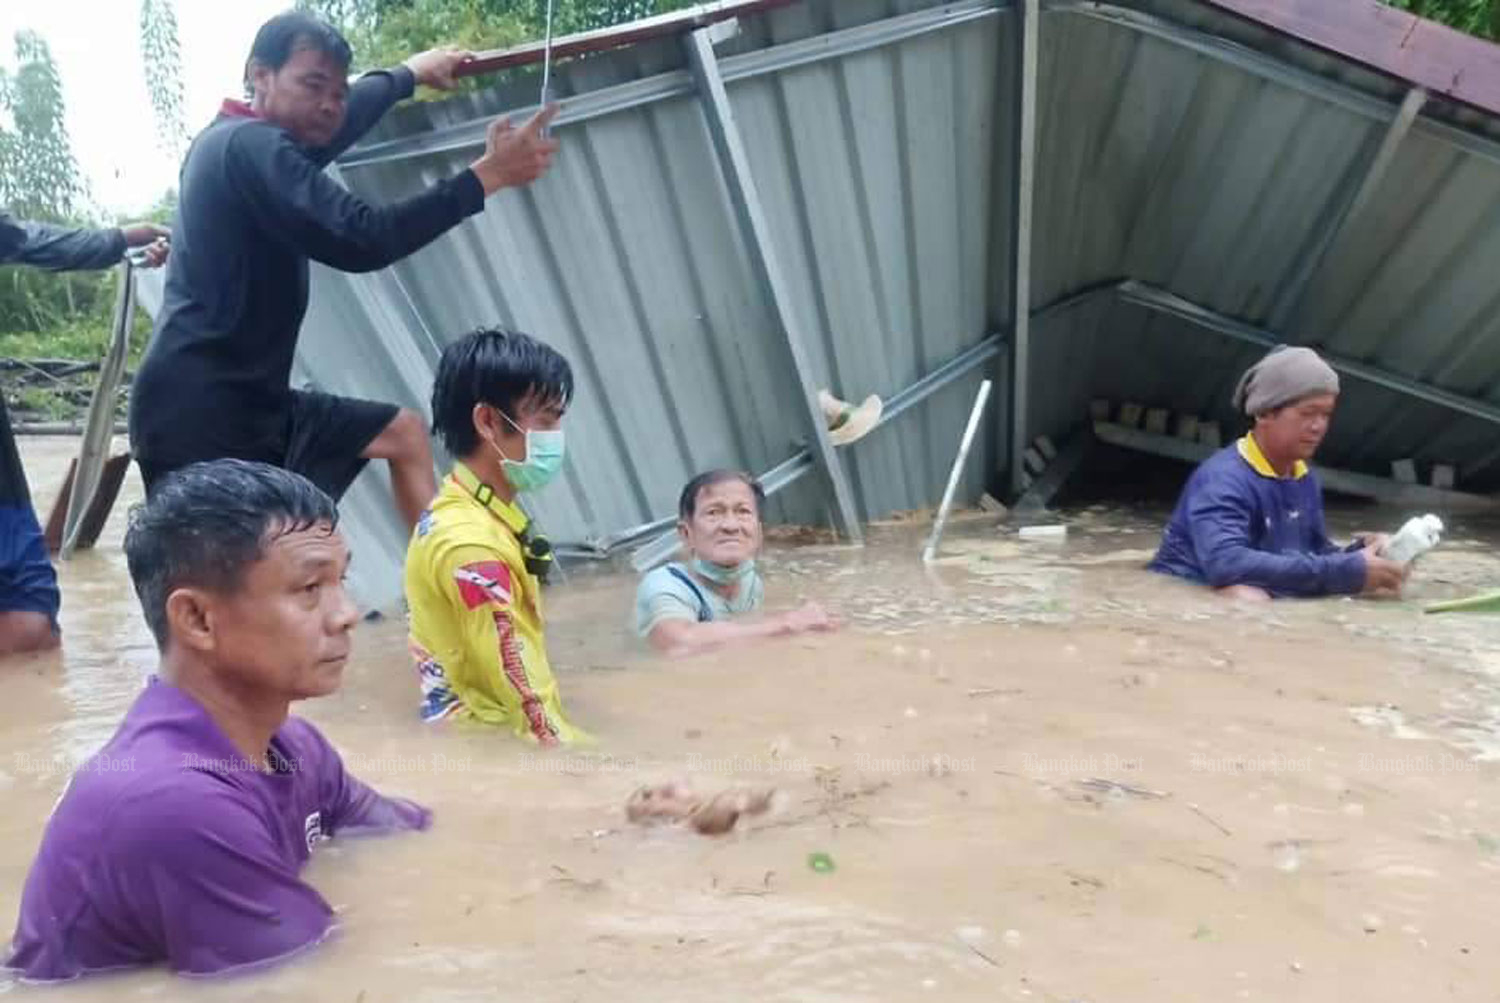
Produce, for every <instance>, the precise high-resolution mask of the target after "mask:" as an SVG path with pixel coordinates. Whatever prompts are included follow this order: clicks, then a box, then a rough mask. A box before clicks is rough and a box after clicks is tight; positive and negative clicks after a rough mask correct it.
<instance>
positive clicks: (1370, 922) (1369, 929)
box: [1362, 912, 1382, 933]
mask: <svg viewBox="0 0 1500 1003" xmlns="http://www.w3.org/2000/svg"><path fill="white" fill-rule="evenodd" d="M1362 922H1363V924H1364V928H1365V933H1374V932H1375V931H1377V930H1379V929H1380V927H1381V925H1382V924H1381V919H1380V917H1379V916H1377V915H1375V914H1374V913H1372V912H1367V913H1365V915H1364V917H1363V919H1362Z"/></svg>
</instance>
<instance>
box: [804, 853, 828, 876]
mask: <svg viewBox="0 0 1500 1003" xmlns="http://www.w3.org/2000/svg"><path fill="white" fill-rule="evenodd" d="M807 866H808V867H811V868H812V869H813V870H815V871H817V872H818V873H819V874H829V873H831V872H832V871H833V870H835V868H834V866H833V858H832V857H830V856H829V855H828V854H826V853H821V852H819V853H809V854H808V855H807Z"/></svg>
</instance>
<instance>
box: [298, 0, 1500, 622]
mask: <svg viewBox="0 0 1500 1003" xmlns="http://www.w3.org/2000/svg"><path fill="white" fill-rule="evenodd" d="M731 14H733V15H737V21H736V22H735V24H736V25H737V29H738V31H737V34H732V36H731V33H730V32H729V31H727V30H726V29H725V28H724V26H723V25H719V26H717V27H708V26H705V25H707V23H708V21H710V20H713V19H715V18H720V17H723V16H727V15H731ZM1444 32H1445V29H1437V28H1435V26H1430V25H1427V24H1426V23H1425V22H1416V21H1415V19H1413V18H1411V17H1410V15H1406V14H1402V13H1400V12H1397V11H1393V10H1391V9H1389V8H1384V7H1380V6H1379V5H1377V4H1376V3H1375V2H1374V0H1118V2H1115V3H1094V2H1082V0H1011V2H993V0H957V2H952V3H932V2H924V0H804V2H800V3H794V4H789V5H788V4H777V3H764V2H761V3H741V4H715V5H709V7H708V8H704V9H700V10H699V11H698V12H696V13H693V14H689V15H686V16H677V17H675V18H667V19H663V26H659V30H658V27H653V29H652V30H651V31H645V32H643V31H639V30H635V31H634V32H633V33H632V34H630V35H629V36H628V37H627V36H625V35H620V36H618V37H617V38H616V40H617V41H622V42H625V43H627V44H625V45H624V46H623V47H620V48H615V49H614V50H613V51H607V52H602V53H595V54H591V55H589V56H588V57H587V58H578V59H575V60H573V61H571V62H568V63H564V64H563V65H561V66H559V67H557V68H556V69H555V71H554V75H553V79H554V87H555V92H554V93H555V94H556V95H557V96H560V97H562V98H563V110H562V114H561V115H560V116H559V118H558V119H557V120H556V123H555V131H556V134H557V135H558V137H559V139H560V140H561V142H562V153H561V155H560V157H559V159H558V160H557V161H556V164H555V166H554V168H553V170H552V172H551V173H550V174H549V175H548V176H547V177H545V178H544V179H542V180H541V181H539V182H538V183H537V184H535V185H533V186H531V187H530V188H528V189H526V190H523V191H507V192H505V193H503V194H502V195H500V196H498V197H497V198H495V199H492V200H491V202H490V205H489V208H488V209H487V211H486V212H485V213H484V214H482V215H481V216H478V217H475V218H473V219H472V220H471V221H469V222H468V223H466V224H464V225H463V226H461V227H460V228H458V229H457V230H455V231H453V232H452V233H450V234H449V235H447V236H445V237H443V238H441V239H440V240H439V241H437V242H436V243H434V244H433V245H432V246H430V247H429V248H427V249H425V250H423V251H422V252H420V253H418V254H416V255H414V256H412V257H411V258H410V259H408V260H406V261H404V262H401V263H400V264H398V265H396V266H394V267H393V268H390V269H387V270H385V271H383V272H380V273H377V274H373V275H343V274H338V273H335V272H332V271H330V270H327V269H323V268H319V267H315V269H314V280H313V292H312V308H311V311H310V313H309V316H308V320H307V323H306V325H305V328H304V333H303V337H302V342H301V349H300V352H299V356H298V364H297V378H298V379H306V380H311V381H313V382H315V383H316V384H317V385H318V386H319V387H321V388H322V389H325V390H330V391H334V392H339V393H346V394H354V395H359V396H365V397H375V398H383V399H389V400H393V401H398V402H400V403H403V404H405V405H407V406H410V407H413V408H416V409H418V410H420V411H424V412H425V411H426V408H427V398H428V394H429V390H430V386H431V378H432V373H433V368H434V365H435V363H436V360H437V357H438V354H439V352H440V350H441V347H442V346H443V345H444V344H445V343H447V342H449V341H451V340H453V339H455V338H457V337H459V336H460V335H462V334H463V333H465V332H467V331H469V330H471V329H473V328H474V327H476V326H480V325H492V324H504V325H510V326H515V327H518V328H520V329H523V330H526V331H529V332H531V333H533V334H536V335H538V336H539V337H542V338H544V339H546V340H548V341H550V342H552V343H553V344H555V345H556V346H558V347H559V348H560V349H561V350H562V351H563V352H564V353H566V354H567V355H568V357H569V358H570V359H571V360H572V361H573V364H574V367H575V371H576V373H577V376H578V393H577V398H576V403H575V405H574V408H573V410H572V413H571V414H570V416H569V419H568V425H567V428H568V435H569V455H570V460H569V464H568V468H567V473H566V476H565V477H564V478H562V479H561V480H560V482H559V483H558V484H556V485H555V486H553V487H551V488H549V489H548V490H546V491H545V492H543V493H542V494H541V495H539V496H538V497H536V498H535V499H533V500H532V502H531V507H532V509H533V511H534V513H535V514H536V516H537V517H538V519H539V520H540V522H541V524H542V526H543V529H544V530H545V531H546V532H547V533H549V534H550V535H551V536H552V537H553V538H554V539H557V540H564V541H569V542H570V544H571V547H572V548H573V549H574V550H580V549H581V550H591V551H593V552H596V553H603V552H606V551H611V550H614V549H618V548H620V547H621V546H624V545H626V544H630V543H634V542H638V541H641V540H645V539H648V538H649V536H650V535H651V532H652V531H653V530H658V531H659V529H660V528H661V526H662V525H663V524H664V517H669V516H670V514H671V513H672V511H673V507H674V505H675V499H676V495H677V492H678V490H679V489H680V487H681V485H682V484H683V483H684V482H685V481H686V480H687V479H688V477H690V476H691V475H692V474H693V473H695V472H698V471H699V470H702V469H704V468H707V467H711V466H720V465H728V466H736V467H744V468H748V469H751V470H754V471H757V472H766V471H770V477H769V480H770V482H771V486H772V487H775V488H781V487H785V488H786V490H784V491H781V492H780V493H779V494H778V495H777V496H776V506H775V509H774V511H773V513H772V514H773V516H774V517H776V518H780V519H788V520H797V521H805V522H821V521H825V520H828V521H832V522H833V524H835V525H837V526H841V527H843V528H845V529H846V531H848V532H850V533H851V534H857V532H858V528H857V521H858V520H860V519H869V518H875V517H879V516H883V515H886V514H888V513H891V512H893V511H896V510H900V509H909V508H918V507H922V506H926V505H930V504H933V503H934V502H935V501H936V499H937V497H938V496H939V494H940V493H941V491H942V488H943V483H944V480H945V477H946V469H947V465H948V463H949V462H950V460H951V458H952V455H953V451H954V449H955V447H956V444H957V439H958V436H959V433H960V431H961V430H962V428H963V425H964V421H965V418H966V415H967V412H968V408H969V404H970V402H971V400H972V398H973V394H974V391H975V389H976V387H977V384H978V383H979V381H980V380H981V379H983V378H986V377H989V378H994V379H996V380H997V389H998V390H999V393H997V395H996V398H995V400H996V404H995V405H993V406H992V410H991V413H990V419H991V420H990V421H988V422H987V423H986V427H985V429H984V434H983V437H982V440H981V442H980V444H979V446H978V448H976V450H975V453H974V455H973V456H972V457H971V462H970V469H969V471H968V472H967V474H966V475H965V478H964V481H963V483H962V485H961V488H962V491H961V497H964V498H967V499H970V500H972V499H973V498H974V497H976V496H977V494H978V493H979V492H980V491H981V490H982V489H983V487H984V486H985V484H986V483H987V482H988V481H989V480H990V479H991V478H992V476H993V474H994V472H995V471H997V470H1000V469H1003V468H1007V467H1008V466H1009V463H1008V457H1009V455H1010V454H1011V452H1012V449H1013V446H1014V444H1016V443H1020V444H1024V443H1026V442H1028V441H1030V438H1031V437H1032V436H1034V435H1037V434H1040V433H1048V434H1050V435H1052V436H1054V437H1061V436H1062V435H1063V434H1065V433H1066V432H1067V431H1068V430H1069V429H1071V428H1073V427H1075V426H1077V425H1079V424H1080V423H1081V422H1082V421H1083V420H1084V419H1085V418H1086V416H1087V410H1088V401H1089V400H1090V399H1091V398H1092V397H1096V396H1109V397H1113V398H1115V399H1117V400H1137V401H1140V402H1142V403H1145V404H1147V405H1150V406H1161V407H1169V408H1173V409H1177V410H1180V411H1186V412H1190V413H1193V414H1199V415H1203V416H1204V417H1205V418H1207V417H1218V418H1219V419H1220V420H1222V421H1226V422H1229V421H1232V420H1233V416H1232V415H1230V414H1228V413H1227V409H1228V405H1227V399H1228V395H1229V390H1230V388H1231V386H1232V384H1233V381H1234V379H1235V378H1236V376H1237V375H1238V373H1239V372H1240V371H1241V370H1242V369H1243V367H1244V366H1245V365H1247V364H1248V363H1249V362H1250V361H1251V360H1252V359H1253V358H1255V357H1256V356H1258V355H1259V354H1260V353H1261V352H1263V351H1264V347H1263V344H1264V343H1265V342H1274V341H1275V340H1278V339H1280V340H1287V341H1293V342H1304V343H1311V344H1315V345H1318V346H1321V347H1323V348H1325V349H1326V350H1327V351H1328V352H1330V353H1332V354H1334V355H1336V356H1338V357H1340V359H1341V364H1343V363H1347V365H1345V366H1344V368H1345V372H1346V373H1347V374H1349V377H1348V378H1347V380H1346V385H1345V394H1344V401H1343V403H1342V405H1341V408H1340V413H1339V415H1338V417H1337V419H1336V422H1335V428H1334V431H1333V434H1332V435H1331V437H1330V440H1329V442H1328V445H1327V447H1326V453H1325V456H1324V458H1325V459H1327V460H1328V461H1329V462H1330V463H1333V464H1337V465H1341V466H1350V467H1355V468H1364V469H1369V470H1377V471H1378V470H1379V469H1381V468H1382V467H1383V465H1384V464H1386V463H1388V462H1389V460H1391V459H1393V458H1396V457H1404V456H1414V457H1417V458H1420V459H1433V460H1444V461H1452V462H1456V463H1458V464H1460V465H1461V471H1462V473H1461V485H1460V486H1463V487H1467V488H1469V489H1471V490H1473V489H1476V488H1479V489H1488V488H1492V487H1493V486H1494V484H1495V482H1496V479H1497V478H1500V438H1497V437H1496V435H1495V432H1494V426H1495V423H1496V421H1497V420H1500V406H1497V401H1500V398H1497V393H1500V317H1497V316H1496V310H1495V307H1496V305H1497V297H1500V287H1497V285H1496V283H1495V282H1494V280H1493V278H1492V274H1491V273H1492V271H1493V269H1492V265H1491V263H1492V262H1493V261H1494V260H1496V252H1497V251H1500V246H1497V245H1500V225H1497V224H1500V168H1497V163H1500V142H1497V137H1500V119H1497V117H1496V115H1497V113H1500V72H1497V71H1496V67H1497V66H1500V61H1497V59H1496V52H1497V50H1496V48H1495V47H1493V46H1489V45H1487V44H1486V43H1482V42H1479V41H1477V40H1473V39H1468V38H1465V37H1463V36H1459V35H1457V34H1456V33H1451V32H1450V33H1446V34H1445V33H1444ZM596 41H597V39H596ZM602 44H603V45H606V46H607V45H608V44H613V43H612V42H609V41H608V40H606V41H605V42H604V43H602ZM591 47H593V48H597V47H600V45H594V46H591ZM531 58H534V53H533V54H531V55H525V54H523V56H521V57H516V58H515V59H512V60H511V61H512V62H516V61H521V62H524V61H526V60H527V59H531ZM1032 66H1035V73H1034V74H1032V73H1031V72H1029V70H1030V67H1032ZM523 73H524V71H523ZM535 100H536V87H535V82H534V81H533V80H532V79H530V78H529V77H526V76H523V75H518V76H517V78H516V79H512V80H509V81H503V82H500V83H497V84H495V85H494V86H492V87H490V88H489V89H487V90H484V91H481V92H479V93H475V94H471V95H466V96H463V97H460V98H456V99H453V100H450V101H446V102H443V103H441V104H417V105H408V106H405V107H403V108H400V109H397V110H396V111H395V112H393V113H392V114H391V115H389V116H387V119H386V121H385V122H384V123H383V124H382V126H381V127H380V129H379V131H378V132H377V133H376V134H373V135H372V136H370V137H369V138H368V140H367V141H366V142H365V143H364V144H362V145H361V146H360V147H357V148H355V149H354V150H352V151H350V152H349V153H348V154H347V155H346V156H345V157H344V158H342V160H341V162H340V164H339V165H338V167H337V168H336V171H337V172H338V173H339V175H340V176H341V178H342V180H343V181H344V183H345V184H347V185H348V186H349V187H350V188H351V189H353V190H354V191H356V192H358V193H360V194H361V195H365V196H368V197H370V198H372V199H375V200H377V201H387V200H392V199H397V198H401V197H403V196H406V195H410V194H412V193H414V192H415V191H417V190H418V189H419V188H420V187H421V186H422V185H424V184H425V183H427V182H429V181H431V180H433V179H435V178H438V177H441V176H444V175H446V174H448V173H451V172H453V171H455V170H457V169H460V168H461V167H463V166H464V165H466V164H467V163H468V162H469V161H470V160H472V159H473V157H474V155H475V153H476V151H477V150H478V148H479V146H480V145H481V144H482V142H483V131H484V126H485V123H486V122H487V121H488V120H489V119H490V118H491V117H492V116H493V115H494V114H495V113H496V112H499V111H506V110H514V111H516V112H517V113H518V114H525V113H526V111H527V110H528V109H529V108H530V107H531V106H532V105H534V103H535ZM1018 206H1020V207H1021V208H1022V211H1021V212H1019V213H1018V212H1017V207H1018ZM1018 249H1019V250H1020V252H1022V253H1017V251H1018ZM1017 275H1020V276H1022V283H1021V284H1020V285H1018V284H1017V282H1016V276H1017ZM1018 294H1019V295H1018ZM1017 302H1019V304H1020V307H1019V311H1020V313H1021V315H1022V316H1024V318H1025V320H1026V322H1025V323H1023V324H1021V325H1015V324H1013V323H1012V320H1011V318H1012V316H1014V315H1016V313H1017V310H1018V308H1017V305H1016V304H1017ZM1011 359H1016V360H1019V362H1020V369H1019V370H1018V371H1019V372H1021V373H1023V374H1024V379H1023V380H1018V381H1015V382H1012V380H1011V378H1010V376H1009V365H1008V363H1009V361H1010V360H1011ZM1361 364H1363V365H1362V366H1361ZM1361 373H1362V374H1363V375H1362V376H1361V375H1359V374H1361ZM822 385H829V386H831V387H833V389H834V390H835V391H837V392H840V393H841V394H842V395H843V396H846V397H851V398H857V397H860V396H863V395H864V394H865V393H867V392H876V393H880V394H882V395H884V396H886V397H887V398H888V400H890V399H891V398H892V397H895V400H896V404H897V405H898V406H897V407H896V408H894V409H890V408H888V410H896V411H900V412H904V413H899V414H897V415H896V416H895V417H893V418H892V419H891V420H889V421H888V422H887V424H886V425H885V426H884V427H882V428H881V429H879V430H877V431H876V432H875V433H873V434H872V435H870V436H869V437H867V438H866V439H864V440H862V441H861V442H859V443H857V444H855V445H854V446H852V447H850V448H848V449H844V450H838V451H833V450H830V449H828V448H827V445H826V437H825V436H824V435H822V434H821V433H816V432H815V422H814V421H813V419H812V417H811V415H810V413H809V405H808V401H807V399H806V398H807V394H806V390H807V389H808V388H809V387H817V386H822ZM1018 411H1019V413H1020V414H1021V416H1022V420H1021V422H1020V423H1019V424H1016V423H1014V422H1013V420H1012V419H1013V415H1014V413H1016V412H1018ZM379 467H381V465H378V464H377V465H372V469H371V470H370V471H369V472H367V473H366V474H365V475H364V477H363V478H362V479H361V481H360V482H359V483H358V484H357V485H356V487H355V488H354V490H353V491H351V493H350V495H349V496H348V498H347V499H346V504H345V506H344V511H345V518H346V520H347V522H348V524H349V526H350V530H351V537H352V539H353V541H354V544H355V548H356V552H357V559H356V561H355V563H354V569H355V577H356V580H355V583H354V584H355V587H356V589H357V590H358V592H359V593H360V595H361V596H362V598H363V599H364V600H365V601H366V602H369V603H374V604H384V603H386V602H388V601H390V600H392V599H394V598H395V596H396V595H397V593H398V590H399V581H400V574H399V569H400V563H401V559H402V556H403V552H404V545H405V539H404V536H405V534H404V533H403V532H402V530H401V528H400V526H399V524H398V522H397V519H396V516H395V512H394V509H393V508H392V506H391V504H390V502H389V500H388V488H387V486H386V484H385V483H384V478H385V472H384V470H383V469H378V468H379ZM804 471H812V472H813V473H814V476H810V477H805V478H802V479H800V480H797V481H796V483H795V484H792V481H793V480H794V479H795V478H796V476H797V475H798V474H800V473H802V472H804ZM824 471H826V473H823V472H824Z"/></svg>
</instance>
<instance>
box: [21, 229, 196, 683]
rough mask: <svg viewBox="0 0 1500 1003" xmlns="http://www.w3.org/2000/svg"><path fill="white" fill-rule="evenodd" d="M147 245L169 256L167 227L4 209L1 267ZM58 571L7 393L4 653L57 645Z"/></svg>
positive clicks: (105, 263) (96, 264)
mask: <svg viewBox="0 0 1500 1003" xmlns="http://www.w3.org/2000/svg"><path fill="white" fill-rule="evenodd" d="M129 248H140V249H142V251H141V253H142V255H143V257H144V259H145V263H146V264H147V265H149V266H151V267H155V266H157V265H160V264H161V263H162V262H163V261H165V260H166V257H167V230H166V228H164V227H160V226H157V225H156V224H155V223H135V224H133V225H131V226H126V227H116V228H110V229H105V230H91V229H75V228H73V227H66V226H54V225H52V224H51V223H34V222H32V221H30V220H21V219H16V218H15V217H14V216H12V215H10V214H9V213H7V212H4V211H0V265H9V264H17V265H31V266H32V267H34V268H44V269H47V270H48V271H54V272H62V271H78V270H82V269H97V268H108V267H110V266H111V265H113V264H116V263H117V262H118V261H119V260H120V259H121V258H122V257H124V256H125V252H126V250H128V249H129ZM61 602H62V599H61V595H60V594H59V592H58V589H57V572H56V571H55V570H53V567H52V562H51V561H49V560H48V559H47V546H46V544H45V543H43V542H42V527H41V524H40V523H39V522H37V518H36V510H35V509H34V508H32V506H31V489H30V488H29V487H28V486H27V484H26V471H25V470H24V469H23V468H22V466H21V454H20V453H19V452H18V451H17V450H16V440H15V436H14V435H13V434H12V433H11V428H10V413H9V412H8V411H7V410H6V408H5V397H4V395H3V394H0V655H10V654H16V653H19V652H23V651H42V650H46V649H48V648H55V647H57V642H58V629H57V612H58V609H59V607H60V606H61Z"/></svg>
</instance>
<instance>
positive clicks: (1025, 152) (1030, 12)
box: [1010, 0, 1042, 494]
mask: <svg viewBox="0 0 1500 1003" xmlns="http://www.w3.org/2000/svg"><path fill="white" fill-rule="evenodd" d="M1016 15H1017V18H1018V21H1017V24H1016V32H1015V38H1016V53H1015V55H1016V63H1015V65H1016V87H1015V101H1016V113H1015V120H1014V121H1015V123H1016V137H1015V144H1016V170H1015V175H1014V177H1015V185H1014V188H1013V190H1012V192H1011V197H1012V201H1011V243H1010V250H1011V255H1010V260H1011V266H1012V273H1011V282H1010V317H1011V324H1012V325H1013V326H1014V335H1013V337H1012V339H1011V365H1010V484H1011V490H1012V491H1014V492H1015V493H1016V494H1020V493H1021V491H1022V490H1023V489H1024V486H1025V485H1024V483H1023V482H1024V479H1025V476H1026V468H1025V467H1024V466H1023V465H1022V463H1021V454H1023V453H1024V452H1026V444H1027V443H1028V442H1029V441H1030V436H1029V434H1028V432H1027V429H1028V428H1029V427H1030V425H1031V419H1030V416H1029V414H1028V413H1027V412H1028V409H1029V408H1030V400H1031V395H1030V383H1031V220H1032V209H1033V201H1034V200H1033V195H1034V193H1035V188H1036V92H1037V48H1038V46H1039V44H1040V29H1041V21H1042V14H1041V7H1040V4H1039V0H1020V2H1019V3H1018V4H1017V6H1016Z"/></svg>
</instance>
